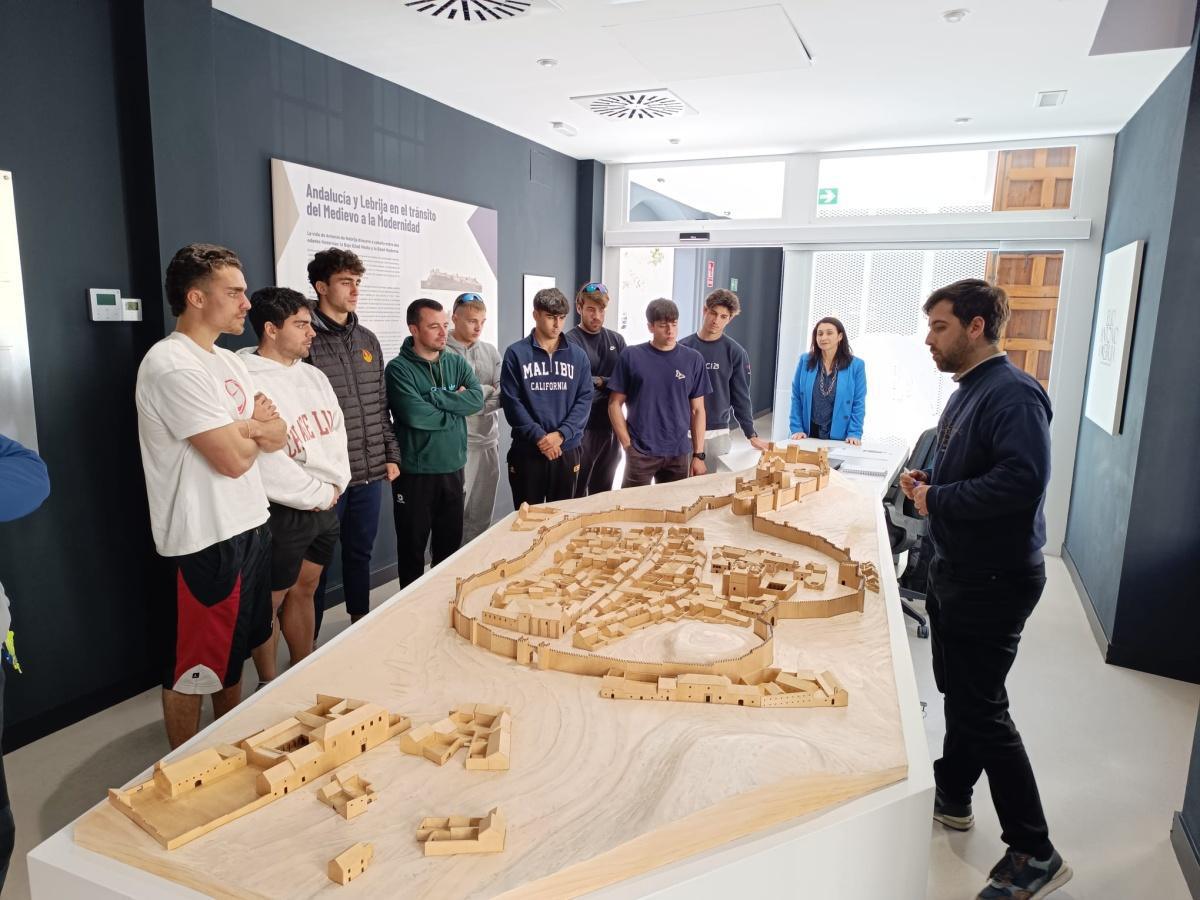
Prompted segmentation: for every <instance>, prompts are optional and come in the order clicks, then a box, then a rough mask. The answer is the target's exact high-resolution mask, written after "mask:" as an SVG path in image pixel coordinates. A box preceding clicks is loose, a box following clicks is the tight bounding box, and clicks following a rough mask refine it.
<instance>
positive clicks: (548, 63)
mask: <svg viewBox="0 0 1200 900" xmlns="http://www.w3.org/2000/svg"><path fill="white" fill-rule="evenodd" d="M537 64H538V65H539V66H541V67H542V68H543V69H553V68H554V67H555V66H557V65H558V60H557V59H551V58H550V57H548V56H543V57H542V58H541V59H539V60H538V61H537Z"/></svg>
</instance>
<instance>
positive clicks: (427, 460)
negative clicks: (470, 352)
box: [386, 337, 483, 475]
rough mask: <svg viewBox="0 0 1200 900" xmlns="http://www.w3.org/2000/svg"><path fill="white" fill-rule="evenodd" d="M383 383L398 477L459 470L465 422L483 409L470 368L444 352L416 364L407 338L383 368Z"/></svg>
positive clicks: (464, 444) (463, 456)
mask: <svg viewBox="0 0 1200 900" xmlns="http://www.w3.org/2000/svg"><path fill="white" fill-rule="evenodd" d="M386 378H387V394H388V406H389V407H390V408H391V411H392V422H393V424H394V426H395V429H396V440H397V441H398V442H399V444H400V471H401V472H406V473H408V474H410V475H445V474H447V473H449V472H457V471H458V470H459V469H461V468H462V467H463V466H465V465H466V464H467V421H466V417H467V416H471V415H474V414H475V413H477V412H479V410H481V409H483V390H482V389H481V388H480V387H479V380H478V379H477V378H476V377H475V370H474V368H473V367H472V366H471V364H470V363H469V362H467V360H466V359H464V358H463V357H461V356H459V355H458V354H457V353H452V352H450V351H449V350H443V351H442V352H441V353H440V354H439V355H438V359H437V360H436V361H433V362H430V361H429V360H427V359H422V358H421V357H419V356H418V355H417V354H416V351H414V350H413V339H412V338H411V337H409V338H405V339H404V344H403V346H401V348H400V353H399V354H398V355H397V356H396V358H395V359H393V360H392V361H391V362H390V363H388V365H387V375H386ZM460 388H461V389H462V390H460Z"/></svg>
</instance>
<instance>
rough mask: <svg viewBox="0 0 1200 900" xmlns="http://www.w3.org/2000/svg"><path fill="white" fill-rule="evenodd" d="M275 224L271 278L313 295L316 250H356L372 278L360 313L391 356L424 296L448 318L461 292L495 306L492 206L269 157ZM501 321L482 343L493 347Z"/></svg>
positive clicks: (490, 326)
mask: <svg viewBox="0 0 1200 900" xmlns="http://www.w3.org/2000/svg"><path fill="white" fill-rule="evenodd" d="M271 199H272V206H273V210H274V219H275V279H276V283H277V284H278V285H280V286H282V287H290V288H293V289H295V290H297V291H303V292H304V293H306V294H307V295H308V296H309V297H313V298H315V297H316V293H315V292H314V291H313V289H312V286H311V285H309V283H308V261H309V260H310V259H312V257H313V254H315V253H316V252H317V251H318V250H324V249H325V248H327V247H331V246H332V247H340V248H341V249H343V250H353V251H354V252H355V253H357V254H358V256H359V257H360V258H361V259H362V261H363V265H364V266H366V269H367V272H366V275H365V276H364V277H363V282H362V288H361V289H360V292H359V300H358V317H359V320H360V321H361V322H362V323H363V325H365V326H366V327H367V328H370V329H371V330H372V331H374V332H375V334H376V336H377V337H378V338H379V343H380V346H381V347H382V349H383V355H384V358H385V359H391V358H392V357H393V356H395V355H396V354H397V353H398V352H399V351H400V345H401V344H402V343H403V342H404V339H405V338H406V337H408V334H409V332H408V325H407V324H406V322H405V313H406V311H407V309H408V304H409V303H411V302H412V301H413V300H416V299H417V298H418V297H429V298H431V299H433V300H437V301H439V302H440V303H441V304H442V305H443V306H444V307H445V308H446V312H447V314H449V313H450V311H451V310H452V308H453V305H454V298H455V297H457V296H458V295H459V294H465V293H477V294H480V295H482V296H483V299H484V302H486V303H487V304H488V307H489V309H491V310H497V309H499V306H500V303H499V298H498V297H497V294H496V287H497V280H496V276H497V270H498V263H497V260H498V251H497V217H496V211H495V210H494V209H487V208H486V207H483V206H472V205H471V204H469V203H460V202H458V201H457V200H446V199H444V198H442V197H434V196H431V195H430V194H420V193H418V192H416V191H408V190H405V189H403V188H398V187H393V186H392V185H388V184H380V183H378V182H375V181H366V180H364V179H362V178H353V177H351V176H349V175H339V174H338V173H336V172H326V171H324V170H322V169H314V168H312V167H310V166H301V165H298V164H296V163H290V162H284V161H283V160H280V159H273V160H271ZM496 334H497V331H496V316H495V315H489V316H488V319H487V324H486V325H485V326H484V329H483V338H484V340H487V341H490V342H492V343H495V342H496Z"/></svg>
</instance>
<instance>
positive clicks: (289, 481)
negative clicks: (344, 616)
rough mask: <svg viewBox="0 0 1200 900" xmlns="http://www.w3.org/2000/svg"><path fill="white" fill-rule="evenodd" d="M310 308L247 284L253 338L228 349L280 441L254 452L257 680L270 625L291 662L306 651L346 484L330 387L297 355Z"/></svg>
mask: <svg viewBox="0 0 1200 900" xmlns="http://www.w3.org/2000/svg"><path fill="white" fill-rule="evenodd" d="M312 309H313V303H312V301H311V300H309V299H308V298H307V297H305V296H304V295H303V294H301V293H300V292H299V291H293V290H292V289H291V288H284V287H266V288H261V289H259V290H257V291H255V292H254V296H253V297H251V298H250V324H251V325H253V326H254V332H255V334H257V335H258V346H257V347H246V348H243V349H242V350H239V351H238V356H239V357H241V359H242V360H243V361H244V362H245V363H246V368H247V369H248V370H249V371H250V375H251V377H252V378H253V379H254V384H255V386H256V387H258V388H259V389H260V390H261V391H262V392H263V393H265V394H266V395H267V397H268V398H270V399H271V401H272V402H273V403H274V404H275V406H276V408H277V409H278V410H279V415H280V417H281V418H282V419H283V421H284V422H286V423H287V429H288V437H287V446H286V447H284V448H283V449H282V450H277V451H275V452H274V453H264V454H262V455H261V456H260V457H259V458H258V467H259V469H260V470H261V472H262V480H263V487H264V488H265V489H266V492H267V500H268V501H270V504H271V519H270V524H271V609H272V610H273V612H274V613H276V614H278V621H279V627H277V628H274V630H273V634H272V637H271V640H269V641H267V643H265V644H263V645H261V646H259V647H257V648H256V649H255V650H254V652H253V656H254V665H255V667H256V668H257V669H258V680H259V683H260V684H263V683H265V682H268V681H270V680H271V679H272V678H274V677H275V674H276V669H277V664H276V658H275V657H276V649H275V648H276V644H277V640H276V637H275V634H277V633H278V632H279V630H280V629H282V631H283V638H284V640H285V641H287V646H288V653H289V655H290V657H291V662H292V665H295V664H296V663H298V662H299V661H300V660H302V659H304V657H306V656H308V654H310V653H311V652H312V650H313V641H314V640H315V630H316V608H315V606H314V604H313V595H314V594H315V592H316V590H317V583H318V582H320V580H321V572H322V571H323V570H324V568H325V567H326V566H327V565H329V562H330V560H332V559H333V548H334V547H336V546H337V542H338V531H339V528H338V516H337V512H336V510H335V509H334V507H336V506H337V502H338V498H339V497H341V495H342V492H343V491H344V490H346V485H348V484H349V483H350V454H349V451H348V449H347V445H346V420H345V419H344V418H343V416H342V408H341V406H339V405H338V397H337V394H335V393H334V391H333V386H332V385H330V383H329V379H328V378H326V377H325V373H324V372H322V371H321V370H320V369H318V368H317V367H316V366H306V365H304V363H302V362H301V360H302V359H304V358H305V357H307V356H308V354H309V350H310V349H311V347H312V341H313V335H314V334H315V332H314V331H313V325H312V315H313V313H312ZM274 621H275V616H274V615H272V622H274Z"/></svg>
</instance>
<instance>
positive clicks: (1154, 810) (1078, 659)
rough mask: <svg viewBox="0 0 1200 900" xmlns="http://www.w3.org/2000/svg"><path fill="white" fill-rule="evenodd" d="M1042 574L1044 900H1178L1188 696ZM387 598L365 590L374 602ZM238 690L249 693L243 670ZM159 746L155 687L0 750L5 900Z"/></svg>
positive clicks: (1032, 720) (1037, 637)
mask: <svg viewBox="0 0 1200 900" xmlns="http://www.w3.org/2000/svg"><path fill="white" fill-rule="evenodd" d="M1047 568H1048V570H1049V573H1048V574H1049V583H1048V585H1047V588H1046V593H1045V595H1044V597H1043V600H1042V603H1041V604H1040V606H1039V607H1038V609H1037V610H1036V612H1035V613H1034V615H1033V617H1032V618H1031V620H1030V622H1029V625H1028V627H1027V629H1026V632H1025V639H1024V641H1023V643H1022V646H1021V651H1020V654H1019V656H1018V658H1017V663H1016V666H1015V668H1014V670H1013V673H1012V676H1011V677H1010V679H1009V689H1010V693H1011V695H1012V698H1013V710H1014V717H1015V718H1016V720H1017V722H1018V724H1019V726H1020V727H1021V730H1022V733H1023V735H1024V738H1025V742H1026V744H1027V745H1028V747H1029V751H1030V755H1031V757H1032V759H1033V763H1034V768H1035V770H1036V772H1037V774H1038V780H1039V783H1040V787H1041V791H1042V796H1043V799H1044V802H1045V806H1046V810H1047V814H1048V816H1049V819H1050V825H1051V835H1052V838H1053V839H1054V841H1055V843H1056V844H1057V845H1058V847H1059V848H1060V850H1061V851H1062V853H1063V855H1064V856H1065V857H1066V858H1067V860H1068V862H1069V863H1070V864H1071V866H1072V867H1073V868H1074V869H1075V873H1076V874H1075V878H1074V880H1073V881H1072V882H1071V883H1070V884H1069V885H1067V886H1066V887H1065V888H1064V889H1063V890H1061V891H1060V892H1059V893H1058V894H1056V895H1055V896H1056V897H1062V900H1133V898H1136V900H1189V897H1188V892H1187V889H1186V887H1185V886H1184V882H1183V876H1182V875H1181V874H1180V872H1179V867H1178V864H1177V863H1176V860H1175V857H1174V855H1173V853H1172V850H1171V846H1170V841H1169V836H1168V832H1169V829H1170V826H1171V816H1172V814H1173V812H1174V811H1175V810H1176V809H1177V808H1178V807H1179V805H1180V803H1181V802H1182V798H1183V789H1184V782H1185V779H1186V775H1187V762H1188V757H1189V753H1190V749H1191V741H1192V733H1193V729H1194V728H1195V722H1196V708H1197V702H1198V700H1200V688H1198V687H1196V686H1193V685H1187V684H1181V683H1179V682H1174V681H1169V680H1166V679H1163V678H1157V677H1154V676H1151V675H1144V674H1141V673H1139V672H1133V671H1130V670H1127V669H1120V668H1116V667H1113V666H1107V665H1105V664H1104V663H1103V661H1102V660H1101V657H1100V654H1099V651H1098V650H1097V648H1096V645H1095V643H1094V642H1093V640H1092V636H1091V633H1090V632H1089V630H1088V625H1087V622H1086V620H1085V618H1084V614H1083V611H1082V609H1081V608H1080V605H1079V600H1078V598H1077V596H1076V594H1075V591H1074V589H1073V588H1072V586H1071V582H1070V579H1069V578H1068V576H1067V573H1066V570H1065V568H1064V567H1063V565H1062V563H1061V562H1059V561H1058V560H1051V561H1050V563H1049V565H1048V566H1047ZM394 590H395V585H394V584H392V585H385V586H384V587H381V588H379V589H377V590H376V591H375V592H374V593H373V595H372V603H373V605H375V604H378V603H380V602H382V601H383V600H384V599H385V598H387V597H388V596H390V595H391V593H392V592H393V591H394ZM325 621H326V625H325V628H324V629H323V633H322V638H323V639H325V640H327V639H329V638H331V637H333V636H334V635H335V634H337V633H339V632H340V631H341V630H342V629H344V628H345V627H346V626H347V625H348V619H347V617H346V615H345V612H344V610H342V609H340V608H339V609H336V610H331V611H330V613H329V615H327V616H326V620H325ZM369 622H370V619H369V618H368V619H367V622H366V623H365V625H367V626H368V627H369ZM910 644H911V646H912V648H913V657H914V660H915V666H916V673H917V682H918V686H919V688H920V691H921V696H922V697H923V698H924V699H925V700H927V701H929V709H928V718H927V719H926V722H925V724H926V731H927V734H928V736H929V743H930V748H931V751H932V753H933V755H934V756H936V755H937V754H938V749H937V748H938V746H939V744H940V741H941V734H942V718H941V709H940V704H939V702H938V699H939V698H938V696H937V694H936V692H935V690H934V686H933V676H932V674H931V670H930V665H929V649H928V648H929V644H928V641H923V640H918V639H917V638H916V636H915V633H914V632H913V629H912V628H911V627H910ZM246 681H247V683H248V684H253V683H254V681H255V678H254V676H253V674H252V671H249V670H248V674H247V680H246ZM166 750H167V744H166V738H165V736H164V734H163V729H162V723H161V712H160V708H159V699H158V691H157V689H156V690H152V691H147V692H146V693H144V694H141V695H139V696H137V697H134V698H133V699H131V700H128V701H126V702H124V703H122V704H119V705H118V706H115V707H113V708H111V709H109V710H106V711H104V712H102V713H100V714H98V715H95V716H93V717H92V718H90V719H87V720H85V721H83V722H80V723H78V724H76V725H73V726H71V727H70V728H66V729H64V730H62V731H59V732H57V733H55V734H53V735H50V736H49V737H47V738H44V739H43V740H41V741H38V742H36V743H34V744H31V745H29V746H27V747H23V748H22V749H20V750H18V751H16V752H14V753H11V754H9V755H8V756H7V757H6V758H5V767H6V769H7V772H8V782H9V789H10V791H11V794H12V804H13V810H14V812H15V814H16V818H17V849H16V853H15V854H14V856H13V863H12V870H11V872H10V874H9V879H8V885H7V887H6V888H5V891H4V896H5V897H6V898H9V897H11V898H24V897H28V896H29V883H28V875H27V872H26V867H25V854H26V853H27V852H28V851H29V850H30V849H31V848H32V847H33V846H35V845H36V844H37V843H39V842H40V841H41V840H42V839H43V838H45V837H46V836H47V835H49V834H51V833H53V832H54V831H57V830H58V829H59V828H61V827H62V826H63V825H65V824H66V823H67V822H69V821H71V820H72V819H73V818H75V817H76V816H78V815H79V814H80V813H82V812H84V811H85V810H86V809H87V808H88V807H90V806H91V805H92V804H93V803H95V802H96V801H97V800H98V799H99V798H101V797H103V796H104V791H105V789H106V788H108V787H111V786H112V785H116V784H122V783H124V782H125V781H126V780H127V779H129V778H130V777H132V776H133V775H134V774H136V773H137V772H139V771H141V770H142V769H143V768H145V767H146V766H148V765H150V764H151V763H152V762H153V761H154V760H156V759H158V758H159V757H160V756H162V755H163V754H164V753H165V752H166ZM975 814H976V821H977V824H976V827H975V829H974V830H973V831H971V832H968V833H966V834H959V833H956V832H950V831H946V830H945V829H943V828H941V827H940V826H931V839H932V853H931V864H930V873H929V898H930V900H951V898H955V900H959V898H971V897H974V895H975V892H976V891H977V890H978V889H979V887H980V886H981V885H982V883H983V880H984V877H985V875H986V873H987V871H988V869H989V868H990V867H991V866H992V864H993V863H994V862H995V861H996V859H998V858H999V856H1000V853H1001V849H1002V848H1001V845H1000V839H999V834H1000V828H999V825H998V824H997V822H996V818H995V814H994V813H993V811H992V807H991V802H990V800H989V799H988V796H987V792H986V786H985V785H981V786H980V790H979V792H978V793H977V795H976V804H975ZM815 900H836V898H815ZM881 900H891V898H881Z"/></svg>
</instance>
